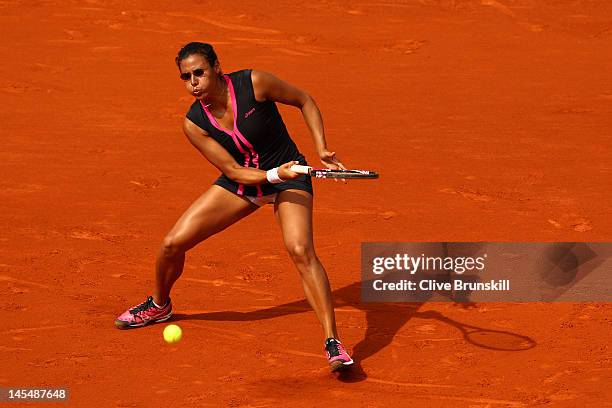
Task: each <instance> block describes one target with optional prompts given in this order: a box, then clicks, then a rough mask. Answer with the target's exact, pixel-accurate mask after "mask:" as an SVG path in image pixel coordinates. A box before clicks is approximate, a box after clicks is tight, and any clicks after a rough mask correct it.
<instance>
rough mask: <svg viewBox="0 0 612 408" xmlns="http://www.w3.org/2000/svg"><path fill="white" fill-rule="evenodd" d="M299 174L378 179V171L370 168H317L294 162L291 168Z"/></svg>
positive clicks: (320, 176)
mask: <svg viewBox="0 0 612 408" xmlns="http://www.w3.org/2000/svg"><path fill="white" fill-rule="evenodd" d="M290 170H291V171H294V172H296V173H299V174H308V175H310V176H311V177H315V178H331V179H376V178H378V173H376V172H375V171H370V170H331V169H315V168H312V167H310V166H302V165H299V164H294V165H293V166H291V168H290Z"/></svg>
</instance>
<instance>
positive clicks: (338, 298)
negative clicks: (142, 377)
mask: <svg viewBox="0 0 612 408" xmlns="http://www.w3.org/2000/svg"><path fill="white" fill-rule="evenodd" d="M367 283H368V282H363V283H362V282H355V283H353V284H351V285H348V286H345V287H343V288H340V289H337V290H335V291H334V292H333V299H334V304H335V306H336V307H346V306H350V307H353V308H355V309H358V310H361V311H362V312H364V313H365V318H366V323H367V327H366V332H365V334H364V336H363V339H361V340H360V341H359V343H357V344H356V345H355V346H354V347H353V348H352V356H353V359H354V360H355V364H354V365H353V367H352V368H351V369H350V370H346V371H343V372H341V373H340V374H339V375H338V379H339V380H341V381H345V382H359V381H363V380H365V379H366V378H367V374H366V372H365V371H364V370H363V368H362V367H361V364H360V362H362V361H364V360H366V359H367V358H369V357H371V356H373V355H374V354H376V353H378V352H379V351H380V350H382V349H384V348H385V347H387V346H388V345H390V344H391V342H392V341H393V338H394V337H395V335H396V334H397V333H398V332H399V330H400V329H401V328H402V327H403V326H404V325H405V324H406V323H407V322H408V321H409V320H410V319H412V318H414V317H418V318H425V319H436V320H439V321H441V322H444V323H447V324H450V325H452V326H455V327H457V328H460V325H461V323H459V322H455V321H453V320H452V319H450V318H447V317H445V316H443V315H442V314H440V313H437V312H436V313H435V314H434V313H430V312H419V311H418V310H419V308H420V307H421V306H422V305H423V304H424V303H425V301H423V302H411V303H364V302H362V301H361V285H362V284H367ZM458 305H461V306H463V307H474V305H473V304H471V303H465V304H462V303H459V304H458ZM306 312H312V308H311V307H310V305H309V304H308V302H307V301H306V299H303V300H299V301H295V302H289V303H285V304H282V305H277V306H273V307H270V308H266V309H260V310H255V311H251V312H234V311H223V312H210V313H197V314H189V315H187V314H180V313H179V314H175V315H174V319H175V320H215V321H251V320H265V319H273V318H276V317H281V316H288V315H292V314H298V313H306ZM470 327H471V328H472V329H480V328H478V327H475V326H470ZM505 333H508V334H510V335H515V334H514V333H509V332H505ZM463 334H464V338H465V340H466V341H468V342H470V343H472V344H473V345H475V346H478V347H483V346H482V345H481V344H479V343H478V342H472V341H471V339H470V337H467V336H465V333H463ZM515 336H518V337H520V338H523V339H524V340H525V341H527V342H530V343H531V344H533V346H535V345H536V343H535V341H534V340H533V339H530V338H528V337H526V336H521V335H515ZM506 351H508V350H506ZM516 351H519V349H517V350H516Z"/></svg>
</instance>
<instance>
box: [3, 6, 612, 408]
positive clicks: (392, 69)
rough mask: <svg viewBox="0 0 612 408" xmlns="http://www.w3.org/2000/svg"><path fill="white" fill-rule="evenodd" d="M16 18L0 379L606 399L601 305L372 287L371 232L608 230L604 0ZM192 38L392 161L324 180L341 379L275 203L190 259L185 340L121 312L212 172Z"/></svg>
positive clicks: (387, 236) (148, 394) (142, 390)
mask: <svg viewBox="0 0 612 408" xmlns="http://www.w3.org/2000/svg"><path fill="white" fill-rule="evenodd" d="M256 3H261V4H259V5H255V4H256ZM0 33H1V35H2V38H3V40H2V43H1V44H0V56H1V58H2V64H1V66H0V102H1V106H2V109H1V110H0V123H1V124H0V130H1V143H2V147H1V149H0V172H1V174H2V177H1V179H0V220H1V225H2V230H1V234H0V239H1V241H2V244H1V246H0V251H1V252H0V254H1V258H0V294H1V296H0V310H1V316H2V317H1V320H0V333H1V334H2V338H1V341H0V362H1V363H0V365H1V366H2V370H0V386H21V387H23V386H56V387H59V386H67V387H69V388H70V393H71V396H70V403H69V405H70V406H75V407H77V406H78V407H143V406H168V407H219V406H221V407H222V406H230V407H273V406H274V407H312V406H317V407H318V406H344V407H376V406H381V407H391V406H412V407H472V408H476V407H479V408H485V407H491V408H495V407H528V406H545V407H547V406H550V407H578V406H599V407H602V406H612V402H611V400H612V392H611V391H610V381H611V377H612V371H611V370H612V363H611V350H610V346H609V343H610V338H611V337H612V336H611V334H612V329H611V327H612V326H611V325H612V323H611V321H610V312H611V311H612V307H611V306H610V304H604V303H554V304H550V303H508V304H507V303H487V304H475V305H469V307H468V306H466V305H459V304H452V303H422V304H414V303H411V304H365V303H361V302H360V294H359V282H360V264H359V262H360V258H359V254H360V244H361V242H366V241H520V242H524V241H585V242H589V241H610V236H611V232H612V221H611V218H610V214H611V211H610V210H611V208H610V182H611V180H612V175H611V172H612V165H611V163H612V160H611V154H610V131H611V128H612V119H611V118H612V75H611V74H610V73H611V72H612V52H611V50H612V3H610V2H608V1H604V0H601V1H579V0H572V1H570V0H563V1H562V0H555V1H553V0H550V1H535V0H533V1H532V0H499V1H495V0H482V1H479V0H465V1H461V0H456V1H453V0H440V1H435V0H421V1H388V2H378V3H374V2H371V3H366V2H362V1H351V2H344V1H309V2H305V3H301V2H300V3H298V2H291V1H268V2H245V1H232V2H220V1H216V2H202V1H200V2H193V1H187V2H163V3H162V2H145V1H140V0H139V1H133V2H120V1H96V0H86V1H62V2H59V1H11V0H2V1H0ZM193 40H196V41H206V42H210V43H212V44H213V45H215V47H216V49H217V52H218V54H219V57H220V60H221V64H222V68H223V69H224V71H225V72H231V71H233V70H237V69H242V68H256V69H260V70H266V71H271V72H273V73H275V74H276V75H277V76H279V77H281V78H283V79H285V80H287V81H289V82H292V83H294V84H296V85H298V86H300V87H302V88H304V89H306V90H307V91H308V92H309V93H311V94H312V95H313V96H314V97H315V99H316V101H317V103H318V104H319V106H320V108H321V110H322V112H323V115H324V119H325V125H326V131H327V139H328V142H329V146H330V147H331V148H332V149H333V150H335V151H337V153H338V156H339V157H340V159H341V160H342V161H343V162H344V163H345V164H346V165H347V166H348V167H352V168H370V169H374V170H377V171H379V172H380V173H381V174H382V177H381V178H380V179H379V180H378V181H374V182H372V181H362V182H359V181H356V182H351V183H349V184H348V185H343V184H341V183H333V182H326V181H320V182H317V183H316V186H315V195H316V200H315V239H316V246H317V251H318V254H319V256H320V258H321V259H322V261H323V263H324V264H325V266H326V268H327V270H328V273H329V275H330V279H331V282H332V286H333V289H334V293H335V299H336V303H337V319H338V324H339V329H340V332H341V336H342V339H343V340H344V342H345V343H346V344H347V345H348V346H349V348H350V349H351V350H353V354H354V357H355V358H356V359H357V360H358V361H359V363H360V364H359V366H358V367H356V368H355V370H354V371H353V373H351V374H348V375H345V376H341V377H340V378H337V377H336V376H333V375H331V374H330V373H329V370H328V368H327V366H326V365H327V364H326V361H325V359H324V358H323V354H322V340H323V339H322V332H321V330H320V327H319V324H318V322H317V320H316V318H315V315H314V313H313V312H311V311H310V309H309V308H308V306H307V304H306V302H305V301H304V296H303V293H302V288H301V283H300V280H299V276H298V274H297V272H296V271H295V269H294V267H293V265H292V264H291V261H290V259H289V257H288V255H287V254H286V252H285V250H284V248H283V245H282V241H281V237H280V232H279V230H278V227H277V226H276V224H275V222H274V219H273V211H272V208H271V207H268V208H263V209H261V210H259V211H258V212H256V213H255V214H254V215H252V216H251V217H249V218H248V219H246V220H244V221H242V222H240V223H239V224H237V225H235V226H233V227H231V228H230V229H228V230H226V231H224V232H223V233H221V234H220V235H218V236H215V237H213V238H211V239H210V240H208V241H206V242H205V243H203V244H202V245H201V246H199V247H197V248H196V249H194V250H193V251H191V252H189V254H188V258H187V264H186V268H185V273H184V274H183V277H182V278H181V279H180V280H179V282H178V283H177V285H176V287H175V290H174V291H173V295H172V296H173V303H174V308H175V313H176V318H175V319H174V322H175V323H177V324H179V325H180V326H181V327H182V328H183V330H184V339H183V341H182V342H180V343H178V344H177V345H167V344H165V343H164V342H163V340H162V336H161V332H162V329H163V327H164V325H154V326H150V327H146V328H144V329H139V330H131V331H120V330H116V329H115V328H114V326H113V320H114V318H115V317H116V316H117V315H118V314H119V313H121V312H122V311H124V310H125V309H126V308H127V307H128V306H132V305H134V304H136V303H139V302H141V301H142V300H144V298H145V296H146V295H148V294H149V293H150V292H151V290H152V283H153V267H154V261H155V255H156V252H157V249H158V247H159V245H160V243H161V240H162V238H163V236H164V235H165V233H166V232H167V231H168V230H169V228H170V227H171V226H172V225H173V224H174V222H175V220H176V219H177V218H178V216H179V215H180V214H181V213H182V212H183V211H184V210H185V209H186V208H187V206H188V205H189V204H190V203H191V202H192V201H193V200H194V199H195V198H196V197H198V196H199V195H200V194H201V193H202V192H203V191H204V190H205V189H207V188H208V186H209V185H210V184H211V183H212V181H213V180H214V178H215V177H216V176H217V173H218V171H217V170H216V169H214V168H213V167H212V166H211V165H210V164H208V163H207V162H206V161H205V160H204V159H203V158H202V157H201V156H200V155H199V154H198V153H197V152H196V150H195V149H194V148H193V147H192V146H191V145H190V144H189V142H188V141H187V139H186V138H185V137H184V135H183V134H182V131H181V122H182V118H183V117H184V114H185V112H186V111H187V108H188V106H189V105H190V103H191V101H192V100H191V97H190V96H189V95H188V94H187V93H186V92H185V90H184V88H183V85H182V83H181V82H180V81H179V79H178V72H177V70H176V67H175V66H174V57H175V55H176V52H177V50H178V49H179V48H180V46H182V45H183V44H185V43H187V42H189V41H193ZM282 112H283V115H284V118H285V122H286V123H287V125H288V127H289V129H290V132H291V134H292V136H293V138H294V139H295V140H296V142H297V143H298V145H299V146H300V149H301V150H302V151H303V152H304V153H305V154H306V156H307V158H309V160H310V162H311V163H316V160H315V155H314V148H313V145H312V143H311V141H310V139H309V135H308V132H307V129H306V126H305V125H304V124H303V122H302V120H301V116H300V114H299V111H297V110H295V109H288V108H283V109H282ZM453 322H454V323H453ZM457 322H459V323H466V324H470V325H473V326H477V327H482V328H488V329H495V330H503V331H508V332H512V333H515V334H517V335H520V336H525V337H527V338H529V339H531V340H532V341H533V344H534V345H535V346H534V347H531V348H529V349H527V350H521V351H497V350H492V349H487V348H483V347H479V346H477V345H474V344H472V343H470V342H469V341H466V339H465V338H464V336H463V335H462V334H461V332H460V331H459V330H458V328H457V327H456V324H459V323H457ZM36 406H38V405H36Z"/></svg>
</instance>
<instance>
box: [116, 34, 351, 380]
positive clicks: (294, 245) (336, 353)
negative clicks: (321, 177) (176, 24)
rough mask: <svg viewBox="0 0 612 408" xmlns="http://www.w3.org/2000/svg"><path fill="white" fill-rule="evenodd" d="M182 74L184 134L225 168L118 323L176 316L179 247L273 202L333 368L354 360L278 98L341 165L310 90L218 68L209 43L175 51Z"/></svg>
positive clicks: (323, 154) (180, 224)
mask: <svg viewBox="0 0 612 408" xmlns="http://www.w3.org/2000/svg"><path fill="white" fill-rule="evenodd" d="M176 64H177V66H178V69H179V71H180V78H181V79H182V80H183V81H184V83H185V87H186V88H187V91H188V92H189V93H190V94H191V95H193V96H194V97H195V101H194V102H193V104H192V105H191V108H190V109H189V111H188V112H187V115H186V118H185V121H184V124H183V131H184V132H185V135H186V136H187V138H188V139H189V141H190V142H191V143H192V144H193V146H194V147H195V148H196V149H198V150H199V151H200V152H201V153H202V155H203V156H204V157H205V158H206V159H207V160H208V161H209V162H210V163H212V164H213V165H214V166H215V167H217V168H218V169H219V170H220V171H221V175H220V176H219V178H218V179H217V180H216V181H215V182H214V184H213V185H212V186H211V187H210V188H209V189H208V191H206V192H205V193H204V194H202V195H201V196H200V197H199V198H198V199H197V200H196V201H195V202H194V203H193V204H192V205H191V206H190V207H189V208H188V209H187V211H186V212H185V213H184V214H183V215H182V216H181V217H180V218H179V220H178V221H177V223H176V225H174V227H173V228H172V229H171V230H170V232H169V233H168V234H167V235H166V237H165V239H164V240H163V243H162V246H161V248H160V250H159V253H158V256H157V267H156V283H155V288H154V291H153V295H152V296H149V297H148V298H147V299H146V300H145V301H144V302H142V303H141V304H139V305H137V306H134V307H132V308H130V309H128V310H126V311H125V312H124V313H123V314H121V315H120V316H119V317H118V318H117V319H116V321H115V325H116V326H117V327H118V328H122V329H123V328H132V327H141V326H145V325H146V324H148V323H155V322H163V321H166V320H168V319H169V318H170V317H171V315H172V303H171V301H170V290H171V288H172V285H173V284H174V282H175V281H176V280H177V279H178V278H179V277H180V276H181V273H182V272H183V265H184V262H185V252H186V251H188V250H189V249H191V248H193V247H194V246H196V245H197V244H198V243H200V242H202V241H204V240H205V239H207V238H208V237H210V236H212V235H214V234H216V233H218V232H220V231H222V230H224V229H225V228H227V227H229V226H230V225H232V224H234V223H235V222H237V221H238V220H240V219H242V218H244V217H245V216H247V215H249V214H251V213H253V212H254V211H255V210H257V209H258V208H259V207H261V206H263V205H266V204H274V212H275V215H276V218H277V220H278V223H279V225H280V228H281V231H282V234H283V240H284V242H285V247H286V248H287V251H288V252H289V255H290V256H291V259H292V260H293V262H294V264H295V266H296V267H297V269H298V271H299V272H300V276H301V278H302V284H303V286H304V292H305V294H306V298H307V299H308V302H309V303H310V305H311V306H312V308H313V309H314V311H315V313H316V315H317V317H318V319H319V321H320V322H321V325H322V326H323V332H324V335H325V338H326V340H325V352H326V356H327V359H328V362H329V364H330V367H331V369H332V371H336V370H339V369H342V368H346V367H348V366H350V365H351V364H353V360H352V359H351V357H350V356H349V354H348V353H347V351H346V349H345V347H344V346H343V344H342V343H341V342H340V340H339V339H338V332H337V329H336V321H335V315H334V309H333V304H332V293H331V289H330V285H329V280H328V278H327V274H326V272H325V269H324V268H323V265H322V264H321V262H320V261H319V259H318V257H317V255H316V253H315V250H314V247H313V238H312V199H313V191H312V184H311V180H310V177H309V176H306V175H301V174H298V173H295V172H293V171H291V170H290V167H291V166H292V165H294V164H301V165H306V164H307V163H306V159H305V158H304V156H303V155H302V154H301V153H300V152H299V150H298V148H297V146H296V145H295V143H294V142H293V140H291V137H290V136H289V133H288V131H287V128H286V127H285V124H284V123H283V120H282V118H281V115H280V114H279V112H278V109H277V106H276V102H278V103H282V104H285V105H291V106H295V107H297V108H299V109H300V110H301V111H302V115H303V116H304V121H305V122H306V124H307V125H308V128H309V129H310V132H311V134H312V137H313V139H314V143H315V147H316V150H317V152H318V153H319V157H320V159H321V163H323V165H324V166H325V167H326V168H329V169H334V170H336V169H344V166H343V165H342V163H340V162H339V161H338V159H337V158H336V155H335V153H334V152H332V151H330V150H329V149H328V148H327V144H326V142H325V135H324V131H323V121H322V118H321V112H320V111H319V108H318V107H317V105H316V104H315V101H314V100H313V99H312V97H310V95H308V94H307V93H306V92H304V91H302V90H300V89H298V88H296V87H294V86H293V85H290V84H288V83H286V82H283V81H281V80H280V79H278V78H276V77H275V76H274V75H272V74H269V73H266V72H262V71H255V70H242V71H236V72H232V73H230V74H227V75H225V74H223V72H222V71H221V65H220V64H219V60H218V59H217V55H216V53H215V51H214V49H213V47H212V46H211V45H209V44H205V43H199V42H192V43H189V44H187V45H185V46H184V47H183V48H182V49H181V50H180V51H179V53H178V56H177V57H176Z"/></svg>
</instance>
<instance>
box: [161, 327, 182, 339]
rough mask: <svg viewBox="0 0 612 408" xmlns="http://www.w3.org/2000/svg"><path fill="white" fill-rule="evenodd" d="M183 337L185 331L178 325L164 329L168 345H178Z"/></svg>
mask: <svg viewBox="0 0 612 408" xmlns="http://www.w3.org/2000/svg"><path fill="white" fill-rule="evenodd" d="M182 337H183V331H182V330H181V328H180V327H178V326H177V325H176V324H169V325H167V326H166V328H165V329H164V340H166V343H176V342H178V341H180V340H181V338H182Z"/></svg>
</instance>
